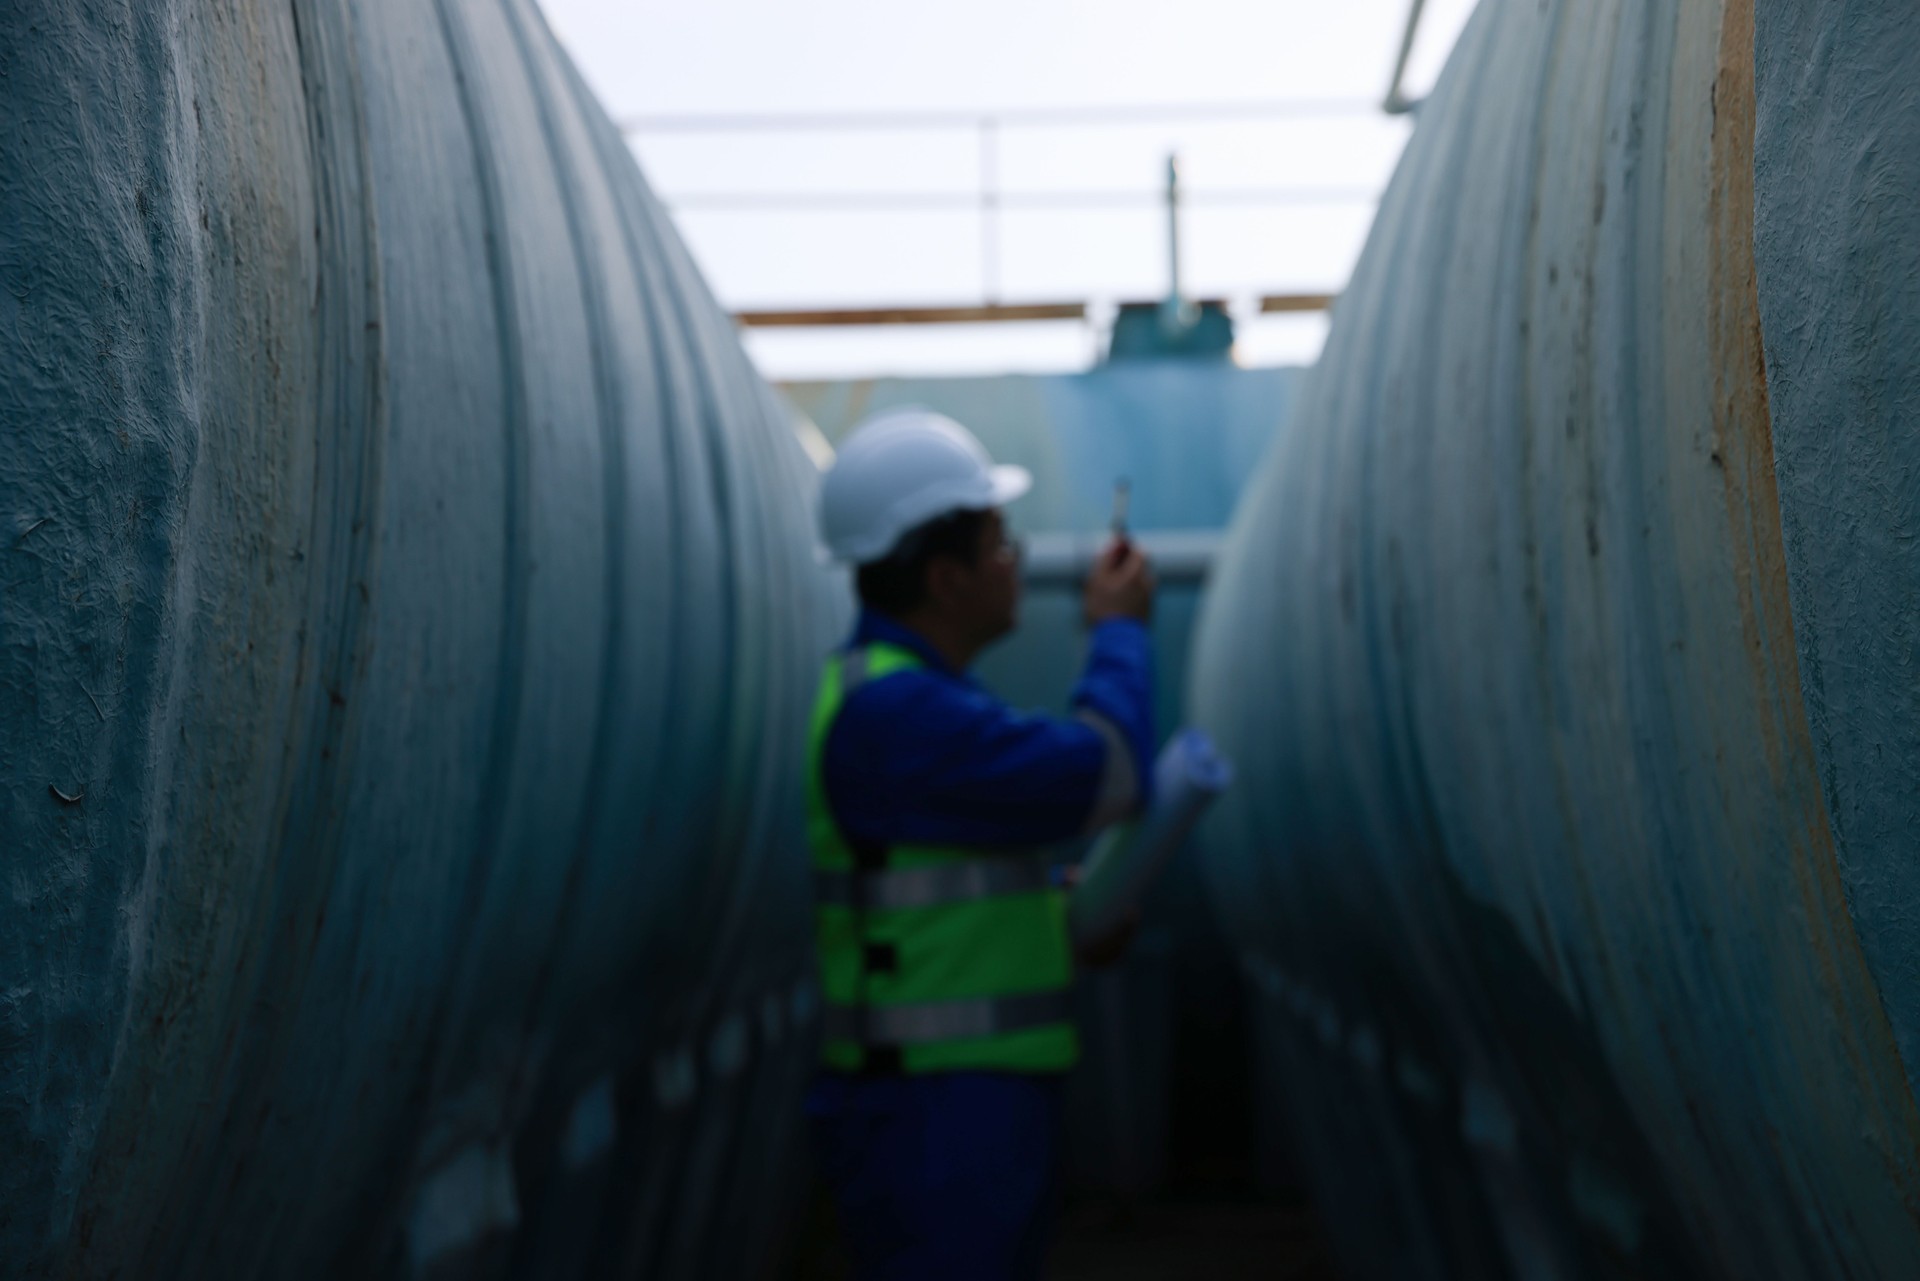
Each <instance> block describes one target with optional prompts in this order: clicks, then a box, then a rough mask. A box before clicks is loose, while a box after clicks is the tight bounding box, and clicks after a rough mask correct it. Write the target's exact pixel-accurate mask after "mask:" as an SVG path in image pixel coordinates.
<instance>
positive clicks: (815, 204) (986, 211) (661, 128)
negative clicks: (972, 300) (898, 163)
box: [620, 98, 1381, 324]
mask: <svg viewBox="0 0 1920 1281" xmlns="http://www.w3.org/2000/svg"><path fill="white" fill-rule="evenodd" d="M1380 110H1381V104H1379V103H1378V102H1374V101H1371V100H1369V99H1365V98H1282V99H1268V100H1249V101H1241V102H1167V103H1139V104H1114V105H1107V106H1081V107H1035V108H1025V109H1017V110H1005V111H991V112H978V111H827V112H818V111H816V112H792V113H767V112H759V113H738V114H732V113H721V114H713V113H709V114H695V115H645V116H631V117H628V118H627V119H625V120H622V121H621V122H620V129H621V132H623V133H625V134H627V135H628V136H636V135H660V134H674V133H679V134H689V133H733V134H751V133H764V134H781V133H816V132H817V133H862V132H870V133H895V132H958V131H971V132H973V133H974V134H975V135H976V137H977V140H978V156H979V166H978V174H977V179H976V183H975V188H974V190H973V191H971V192H968V191H948V192H941V191H934V192H911V191H821V192H761V191H705V192H683V193H680V194H677V195H672V196H668V197H664V199H665V203H666V204H667V205H668V207H669V208H672V209H676V210H701V211H733V212H753V213H766V212H792V211H796V210H813V211H824V210H831V211H857V212H899V213H928V212H955V211H965V210H975V211H977V212H978V214H979V225H980V274H981V296H982V298H983V299H984V300H985V306H984V307H980V308H966V307H960V308H955V307H885V308H862V309H857V310H844V309H843V310H840V311H826V310H808V311H785V312H765V313H751V312H750V313H743V318H745V317H749V316H756V315H757V316H761V317H763V319H760V320H748V321H747V323H759V324H815V323H829V324H894V323H944V322H948V321H951V320H954V319H989V320H1002V319H1035V318H1040V319H1061V318H1068V317H1064V316H1047V317H1032V316H1027V315H1015V314H1012V313H1014V312H1024V311H1028V310H1031V309H1032V308H1033V307H1039V308H1041V309H1043V310H1054V311H1058V310H1061V309H1068V308H1078V309H1079V310H1077V311H1075V312H1074V313H1073V315H1074V316H1083V315H1084V314H1085V306H1084V304H1070V303H1060V304H1033V305H1031V306H1022V307H1013V308H1008V307H1004V306H1002V304H1001V303H1000V283H1001V282H1000V242H1001V225H1000V220H1001V214H1002V213H1003V211H1006V210H1009V209H1021V210H1042V209H1103V208H1148V207H1153V206H1157V205H1159V204H1160V203H1161V202H1162V201H1163V200H1164V199H1165V197H1164V195H1163V194H1162V193H1161V192H1160V191H1158V190H1155V189H1143V190H1140V191H1116V190H1083V191H1006V190H1004V189H1003V188H1002V187H1001V185H1000V137H1001V134H1002V132H1003V131H1005V130H1008V129H1019V128H1057V127H1062V126H1066V127H1075V128H1110V127H1121V126H1129V125H1141V124H1155V123H1162V122H1166V121H1209V122H1213V121H1235V120H1289V119H1292V120H1297V119H1332V118H1339V117H1349V118H1355V117H1365V116H1373V115H1376V114H1377V113H1378V112H1379V111H1380ZM1378 199H1379V192H1377V191H1375V190H1373V189H1370V188H1361V187H1242V188H1224V189H1217V190H1212V191H1209V190H1206V189H1204V188H1203V189H1201V190H1199V191H1190V190H1184V189H1183V191H1182V193H1181V200H1182V202H1183V203H1185V204H1189V205H1207V206H1241V207H1268V208H1273V207H1283V206H1329V205H1334V206H1338V205H1370V204H1373V203H1374V202H1375V201H1377V200H1378ZM1320 297H1322V295H1275V296H1273V297H1271V298H1268V299H1263V300H1262V301H1263V306H1262V310H1269V311H1302V310H1313V309H1314V308H1312V307H1309V306H1301V305H1297V300H1298V299H1301V298H1320ZM1276 299H1292V300H1295V302H1293V303H1290V304H1289V305H1282V306H1274V307H1267V306H1265V303H1267V302H1271V301H1275V300H1276ZM1322 305H1324V303H1323V304H1322ZM958 312H967V313H993V314H988V315H972V314H970V315H967V316H964V317H958V316H949V315H947V314H945V313H958ZM936 313H939V314H936ZM1002 313H1005V314H1002ZM852 316H866V317H870V318H869V319H865V320H861V319H847V318H846V317H852ZM772 317H779V319H772ZM799 317H813V318H814V319H799ZM827 317H833V319H823V318H827Z"/></svg>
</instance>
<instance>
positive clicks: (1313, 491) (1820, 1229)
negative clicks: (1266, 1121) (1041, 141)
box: [1192, 0, 1920, 1278]
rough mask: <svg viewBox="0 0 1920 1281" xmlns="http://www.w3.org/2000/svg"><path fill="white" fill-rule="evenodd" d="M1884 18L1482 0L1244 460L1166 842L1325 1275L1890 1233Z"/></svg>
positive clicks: (1889, 465) (1901, 779)
mask: <svg viewBox="0 0 1920 1281" xmlns="http://www.w3.org/2000/svg"><path fill="white" fill-rule="evenodd" d="M1756 10H1757V17H1758V31H1757V36H1756V26H1755V18H1756ZM1913 31H1914V28H1913V25H1912V22H1911V15H1910V14H1908V13H1907V12H1906V11H1905V10H1904V9H1902V8H1901V7H1900V6H1896V5H1888V4H1885V3H1873V2H1868V0H1859V2H1856V3H1849V4H1846V5H1842V6H1796V5H1789V4H1785V3H1778V2H1776V0H1758V3H1757V4H1755V3H1750V2H1749V0H1725V2H1724V3H1722V2H1720V0H1703V2H1702V3H1691V2H1689V3H1679V0H1614V2H1610V3H1600V4H1594V3H1573V2H1571V0H1547V2H1546V3H1537V2H1536V0H1485V2H1484V3H1482V4H1481V6H1480V7H1479V10H1478V12H1477V13H1476V15H1475V16H1474V17H1473V19H1472V20H1471V22H1470V24H1469V25H1468V27H1467V28H1466V30H1465V33H1464V34H1463V36H1462V38H1461V40H1460V43H1459V46H1458V48H1457V49H1456V51H1455V53H1454V55H1453V59H1452V62H1451V64H1450V66H1449V67H1448V69H1447V72H1446V74H1445V76H1444V77H1443V80H1442V82H1441V84H1440V86H1439V88H1438V90H1437V92H1436V93H1435V95H1434V96H1433V97H1432V98H1431V99H1430V100H1429V101H1428V102H1427V103H1426V105H1425V106H1424V108H1423V110H1422V112H1421V114H1420V119H1419V123H1418V126H1417V129H1416V132H1415V135H1414V137H1413V139H1412V142H1411V144H1410V146H1409V148H1408V150H1407V152H1406V155H1405V157H1404V159H1403V161H1402V164H1401V167H1400V170H1399V172H1398V173H1397V175H1396V176H1395V178H1394V180H1393V183H1392V185H1391V188H1390V190H1389V192H1388V194H1387V197H1386V199H1385V202H1384V203H1383V205H1382V208H1381V211H1380V214H1379V218H1378V221H1377V223H1376V225H1375V227H1374V229H1373V232H1372V235H1371V237H1370V240H1369V242H1368V245H1367V248H1366V251H1365V253H1364V256H1363V258H1362V260H1361V262H1360V265H1359V267H1358V269H1357V271H1356V273H1355V275H1354V278H1353V281H1352V284H1351V286H1350V287H1349V289H1348V290H1347V291H1346V292H1345V293H1344V294H1343V295H1342V298H1341V300H1340V303H1339V306H1338V308H1337V310H1336V313H1335V317H1334V324H1333V329H1332V333H1331V337H1330V339H1329V342H1328V345H1327V348H1326V352H1325V355H1324V357H1323V359H1322V362H1321V363H1320V365H1319V366H1318V367H1317V368H1316V370H1315V371H1314V372H1313V374H1312V375H1311V378H1310V382H1309V385H1308V386H1307V387H1306V388H1305V389H1304V390H1303V392H1302V396H1301V400H1300V403H1299V405H1298V406H1297V408H1296V411H1295V413H1294V414H1293V416H1292V417H1291V419H1290V424H1289V427H1288V429H1287V430H1286V431H1285V432H1284V433H1283V435H1282V438H1281V440H1280V442H1279V444H1278V445H1277V447H1276V448H1275V450H1274V451H1273V452H1272V453H1271V454H1270V455H1269V457H1268V458H1267V459H1266V461H1265V463H1264V464H1263V466H1262V469H1261V472H1260V474H1259V476H1258V478H1257V480H1256V481H1255V482H1254V484H1253V485H1252V487H1251V488H1250V490H1249V493H1248V496H1247V499H1246V501H1245V502H1244V503H1243V504H1242V508H1241V512H1240V516H1239V518H1238V519H1237V521H1236V524H1235V528H1234V531H1233V535H1232V538H1231V541H1230V544H1229V547H1228V549H1227V552H1226V555H1225V558H1224V560H1223V562H1222V564H1221V565H1220V566H1219V568H1218V569H1217V571H1216V577H1215V580H1214V585H1213V588H1212V589H1211V591H1210V595H1209V604H1208V606H1207V610H1206V616H1205V618H1204V619H1203V621H1202V624H1201V631H1200V637H1199V639H1198V641H1197V642H1196V658H1195V663H1194V668H1193V683H1192V691H1193V694H1192V696H1193V704H1194V709H1195V714H1196V716H1197V717H1198V719H1199V720H1200V721H1201V722H1202V723H1203V724H1205V725H1206V726H1208V727H1209V728H1211V729H1212V730H1213V731H1214V732H1215V733H1216V734H1217V735H1218V736H1219V737H1220V739H1221V740H1222V745H1223V747H1224V748H1225V750H1226V752H1227V753H1228V755H1230V756H1231V757H1233V758H1234V759H1235V760H1236V762H1237V763H1238V765H1239V766H1240V771H1241V781H1240V784H1239V786H1237V787H1236V788H1235V789H1234V791H1233V792H1232V793H1231V794H1230V795H1229V796H1228V798H1227V799H1226V800H1225V801H1224V802H1223V803H1222V805H1221V807H1220V809H1219V812H1218V813H1217V815H1216V816H1215V819H1216V821H1215V822H1214V823H1213V824H1212V826H1211V829H1210V831H1209V842H1208V850H1209V852H1210V854H1211V858H1210V859H1209V862H1208V865H1207V872H1208V876H1209V879H1210V883H1211V885H1212V887H1213V889H1214V891H1215V899H1216V902H1218V903H1219V904H1221V905H1222V907H1223V910H1224V911H1225V912H1226V915H1227V919H1228V923H1229V929H1230V931H1231V933H1232V935H1233V937H1234V939H1235V941H1236V944H1237V945H1238V946H1239V948H1240V949H1241V951H1242V957H1243V963H1244V965H1245V966H1246V968H1247V970H1248V972H1249V973H1250V975H1252V976H1253V979H1254V980H1255V982H1254V986H1255V988H1256V990H1257V991H1258V992H1260V993H1261V997H1260V1006H1259V1008H1260V1011H1261V1014H1260V1019H1259V1026H1260V1035H1261V1044H1262V1048H1263V1065H1264V1066H1263V1069H1262V1081H1261V1087H1262V1089H1263V1091H1264V1092H1265V1094H1266V1095H1267V1096H1268V1097H1270V1098H1277V1099H1280V1100H1282V1101H1283V1103H1284V1105H1285V1106H1286V1107H1287V1109H1288V1110H1289V1112H1290V1113H1291V1115H1292V1118H1293V1121H1294V1125H1295V1129H1296V1131H1297V1133H1298V1134H1299V1135H1300V1137H1301V1142H1302V1147H1303V1152H1304V1157H1305V1161H1304V1164H1305V1166H1306V1168H1307V1169H1308V1170H1309V1172H1310V1173H1311V1175H1312V1177H1313V1180H1314V1187H1315V1194H1316V1198H1317V1200H1318V1202H1319V1204H1320V1207H1321V1209H1322V1210H1323V1212H1324V1214H1325V1217H1326V1218H1327V1220H1328V1222H1329V1224H1330V1226H1331V1227H1332V1228H1333V1229H1334V1231H1335V1234H1336V1237H1337V1238H1338V1241H1339V1244H1340V1249H1341V1253H1342V1255H1343V1257H1344V1259H1345V1261H1346V1262H1347V1263H1348V1265H1349V1266H1350V1267H1351V1269H1352V1270H1353V1271H1354V1273H1355V1274H1356V1275H1359V1276H1364V1277H1382V1278H1385V1277H1393V1278H1408V1277H1461V1278H1466V1277H1475V1278H1479V1277H1497V1276H1514V1277H1588V1276H1638V1277H1666V1276H1671V1277H1682V1276H1684V1277H1702V1276H1719V1277H1740V1278H1747V1277H1837V1276H1853V1277H1867V1276H1873V1277H1899V1276H1910V1275H1912V1274H1913V1272H1914V1269H1915V1266H1916V1260H1920V1224H1917V1223H1916V1214H1917V1213H1920V1212H1917V1211H1916V1206H1920V1171H1917V1170H1916V1160H1915V1157H1916V1151H1920V1113H1917V1112H1916V1109H1915V1103H1914V1094H1913V1082H1912V1074H1911V1072H1910V1070H1909V1065H1911V1064H1913V1063H1914V1061H1915V1060H1914V1057H1913V1053H1912V1050H1911V1048H1910V1047H1909V1042H1910V1040H1911V1038H1912V1037H1913V1035H1915V1031H1914V1030H1915V1027H1916V1022H1915V1020H1916V1014H1917V1013H1920V1010H1917V1008H1916V1004H1915V1001H1916V995H1917V994H1920V989H1916V985H1915V983H1914V975H1915V974H1916V973H1917V972H1920V969H1917V968H1916V942H1915V936H1914V934H1913V931H1912V929H1911V927H1910V924H1909V922H1910V920H1911V917H1912V914H1913V912H1914V911H1915V907H1916V896H1915V893H1914V876H1915V875H1916V874H1915V872H1914V869H1913V861H1912V858H1911V831H1912V828H1913V822H1912V819H1913V816H1914V804H1915V802H1914V800H1913V798H1914V797H1915V796H1916V795H1920V789H1916V786H1915V784H1916V782H1917V781H1920V780H1917V779H1916V771H1920V753H1916V751H1915V750H1913V749H1914V746H1915V741H1914V740H1915V735H1916V732H1920V731H1916V728H1915V727H1916V725H1920V717H1916V715H1915V712H1916V706H1915V702H1916V697H1917V696H1916V693H1915V686H1914V684H1913V681H1912V670H1913V657H1912V650H1913V638H1914V629H1913V619H1914V617H1915V605H1916V603H1917V602H1916V591H1915V587H1916V582H1917V581H1920V578H1917V577H1916V574H1915V568H1916V566H1915V553H1914V547H1913V540H1912V538H1911V536H1910V533H1911V528H1912V525H1913V517H1912V509H1913V505H1914V502H1915V500H1914V493H1915V486H1914V479H1915V475H1916V462H1920V457H1916V446H1915V444H1914V441H1913V437H1912V433H1911V431H1908V430H1906V427H1907V426H1908V425H1909V423H1910V421H1911V419H1912V417H1913V415H1912V413H1911V412H1910V411H1911V409H1912V407H1913V406H1914V403H1915V397H1916V394H1920V393H1917V392H1916V387H1920V382H1917V381H1916V378H1915V373H1916V370H1915V369H1914V364H1915V361H1916V360H1917V359H1920V357H1917V356H1916V354H1915V350H1916V349H1915V346H1914V344H1913V343H1912V342H1911V341H1910V338H1911V333H1912V329H1913V326H1914V322H1915V317H1916V316H1920V306H1917V304H1920V292H1917V291H1920V284H1916V282H1920V272H1916V270H1915V262H1914V258H1915V255H1916V253H1920V249H1916V246H1917V245H1920V238H1917V237H1916V236H1915V235H1914V234H1912V233H1913V231H1914V227H1913V223H1914V219H1915V214H1914V213H1913V210H1914V208H1915V202H1914V199H1913V197H1914V195H1915V188H1916V183H1917V182H1920V179H1917V178H1916V173H1917V172H1920V171H1917V170H1916V164H1915V161H1916V158H1917V157H1920V152H1916V149H1915V146H1914V142H1913V139H1914V137H1915V136H1916V135H1915V134H1914V130H1913V122H1914V118H1915V116H1914V112H1915V108H1916V98H1915V91H1914V89H1913V86H1914V85H1915V84H1916V83H1920V76H1916V71H1920V56H1917V54H1920V38H1916V36H1915V35H1914V34H1913ZM1756 83H1757V87H1758V95H1759V96H1758V103H1757V106H1756V100H1755V91H1756ZM1756 264H1757V268H1758V274H1757V276H1756ZM1763 338H1764V342H1763ZM1903 1047H1909V1048H1908V1052H1907V1053H1906V1054H1905V1055H1904V1056H1903V1054H1902V1049H1903Z"/></svg>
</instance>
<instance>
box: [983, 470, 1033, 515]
mask: <svg viewBox="0 0 1920 1281" xmlns="http://www.w3.org/2000/svg"><path fill="white" fill-rule="evenodd" d="M988 475H989V477H990V478H991V479H992V481H993V505H994V506H995V507H1005V506H1006V505H1007V504H1008V503H1010V502H1012V501H1013V500H1014V499H1016V498H1018V497H1020V495H1022V494H1024V493H1026V492H1027V491H1028V490H1029V489H1032V488H1033V473H1032V472H1030V471H1028V470H1027V469H1026V468H1024V467H1016V466H1014V465H1013V464H1012V463H1002V464H1001V465H1000V466H998V467H995V468H994V469H993V470H992V471H991V472H990V473H988Z"/></svg>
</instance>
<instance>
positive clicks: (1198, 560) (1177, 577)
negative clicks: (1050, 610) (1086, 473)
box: [1021, 529, 1226, 588]
mask: <svg viewBox="0 0 1920 1281" xmlns="http://www.w3.org/2000/svg"><path fill="white" fill-rule="evenodd" d="M1131 537H1132V539H1133V541H1134V542H1135V543H1137V544H1139V546H1140V549H1141V550H1142V551H1144V552H1145V553H1146V554H1147V558H1148V559H1149V560H1151V561H1152V562H1153V572H1154V576H1155V577H1156V578H1158V579H1159V580H1160V581H1161V582H1162V583H1182V584H1196V583H1201V582H1204V581H1205V580H1206V577H1207V572H1208V571H1209V570H1211V569H1212V568H1213V562H1214V558H1215V557H1216V556H1218V555H1219V553H1220V545H1221V543H1223V542H1224V541H1225V540H1226V534H1225V531H1223V530H1218V529H1152V530H1140V531H1137V532H1135V533H1134V534H1132V535H1131ZM1022 541H1023V542H1024V544H1025V549H1026V550H1025V555H1024V556H1023V557H1022V559H1021V571H1022V576H1023V577H1024V578H1025V579H1026V581H1027V585H1028V586H1030V587H1041V588H1058V587H1076V586H1078V585H1079V584H1080V583H1081V582H1082V581H1084V580H1085V579H1086V576H1087V574H1088V573H1090V572H1091V571H1092V569H1093V564H1094V561H1095V560H1096V559H1097V558H1098V557H1099V555H1100V553H1101V552H1102V551H1104V550H1105V549H1106V547H1107V545H1108V543H1109V542H1111V541H1112V536H1111V535H1110V534H1108V533H1107V532H1106V531H1104V530H1102V531H1099V532H1097V533H1093V532H1088V533H1079V532H1074V531H1066V532H1059V531H1048V532H1045V533H1038V534H1029V535H1027V536H1026V538H1025V539H1023V540H1022Z"/></svg>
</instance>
